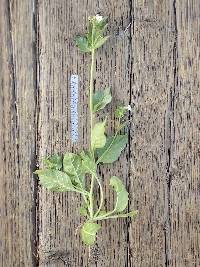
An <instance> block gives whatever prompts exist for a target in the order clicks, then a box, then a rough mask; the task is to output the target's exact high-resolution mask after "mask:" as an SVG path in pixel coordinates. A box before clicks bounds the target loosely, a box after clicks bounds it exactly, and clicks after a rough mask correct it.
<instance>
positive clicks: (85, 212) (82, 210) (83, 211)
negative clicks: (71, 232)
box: [79, 207, 88, 216]
mask: <svg viewBox="0 0 200 267" xmlns="http://www.w3.org/2000/svg"><path fill="white" fill-rule="evenodd" d="M79 212H80V214H81V215H82V216H87V215H88V214H87V209H86V208H85V207H80V209H79Z"/></svg>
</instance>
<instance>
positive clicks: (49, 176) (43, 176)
mask: <svg viewBox="0 0 200 267" xmlns="http://www.w3.org/2000/svg"><path fill="white" fill-rule="evenodd" d="M35 173H36V174H38V176H39V179H40V184H41V185H43V186H44V187H46V188H47V189H49V190H50V191H55V192H65V191H74V187H73V185H72V182H71V179H70V177H69V176H68V175H67V174H66V173H64V172H61V171H58V170H54V169H43V170H37V171H35Z"/></svg>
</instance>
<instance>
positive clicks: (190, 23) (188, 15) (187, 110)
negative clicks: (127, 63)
mask: <svg viewBox="0 0 200 267" xmlns="http://www.w3.org/2000/svg"><path fill="white" fill-rule="evenodd" d="M174 7H175V11H176V25H177V26H176V28H177V47H176V72H175V79H176V88H175V95H174V103H173V106H174V110H173V114H174V115H173V121H174V122H173V123H174V144H173V150H172V155H171V163H170V164H171V170H170V171H171V186H170V203H171V208H170V216H171V224H170V233H171V239H170V252H171V253H170V255H169V262H168V264H169V266H176V267H182V266H187V267H193V266H194V267H197V266H200V237H199V233H200V213H199V211H200V179H199V177H200V171H199V164H200V153H199V151H200V150H199V148H200V147H199V144H200V132H199V130H200V128H199V118H200V111H199V107H200V93H199V88H200V76H199V73H200V64H199V59H200V3H199V1H196V0H192V1H186V0H183V1H176V2H175V6H174Z"/></svg>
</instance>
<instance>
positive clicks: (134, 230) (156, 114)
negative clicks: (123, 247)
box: [129, 1, 175, 267]
mask: <svg viewBox="0 0 200 267" xmlns="http://www.w3.org/2000/svg"><path fill="white" fill-rule="evenodd" d="M132 16H133V27H132V60H133V67H132V79H131V82H132V84H131V95H132V96H131V101H132V103H134V104H135V108H134V113H133V119H132V135H131V137H132V140H131V158H130V160H131V179H130V189H129V190H130V191H131V193H132V200H133V203H134V205H135V206H136V208H137V209H138V210H139V215H138V217H137V219H136V222H133V223H132V225H131V229H130V237H129V240H130V261H129V266H136V267H137V266H143V267H145V266H166V261H167V254H168V251H167V250H166V247H167V241H168V238H169V236H168V233H167V231H166V228H167V227H168V226H169V219H168V217H169V211H168V201H169V200H168V199H169V192H168V175H169V174H168V172H169V170H168V169H169V157H170V155H169V153H170V142H171V132H170V112H171V94H172V91H173V90H174V60H173V47H174V42H175V29H174V11H173V5H172V2H170V1H134V5H133V9H132Z"/></svg>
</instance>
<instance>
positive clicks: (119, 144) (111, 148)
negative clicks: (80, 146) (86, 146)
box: [97, 134, 128, 163]
mask: <svg viewBox="0 0 200 267" xmlns="http://www.w3.org/2000/svg"><path fill="white" fill-rule="evenodd" d="M127 142H128V135H127V134H125V135H117V136H112V137H108V138H107V141H106V144H105V146H104V147H103V148H101V149H97V155H98V160H97V162H98V163H100V162H103V163H112V162H114V161H116V160H117V159H118V158H119V156H120V154H121V152H122V150H123V149H124V148H125V146H126V144H127Z"/></svg>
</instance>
